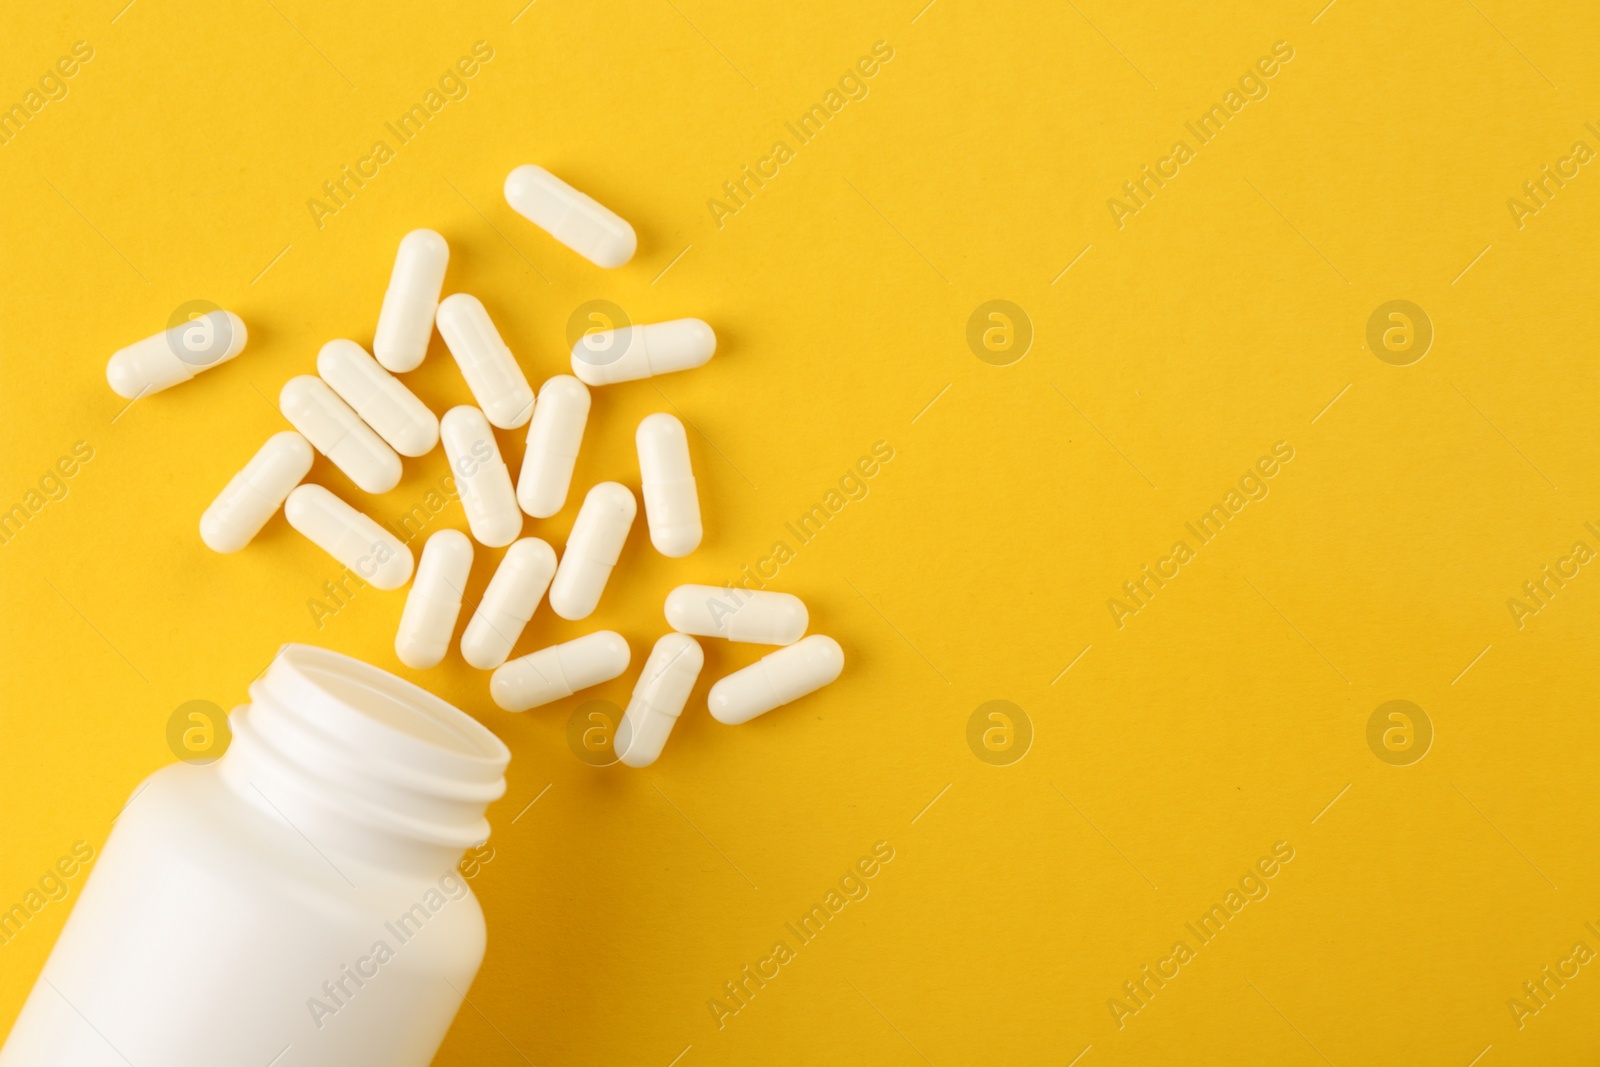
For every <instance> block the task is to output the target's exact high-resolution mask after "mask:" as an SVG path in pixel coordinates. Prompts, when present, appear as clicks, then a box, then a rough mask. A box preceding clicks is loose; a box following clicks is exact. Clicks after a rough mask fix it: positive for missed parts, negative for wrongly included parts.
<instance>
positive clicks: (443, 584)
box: [394, 530, 472, 670]
mask: <svg viewBox="0 0 1600 1067" xmlns="http://www.w3.org/2000/svg"><path fill="white" fill-rule="evenodd" d="M471 572H472V539H471V538H470V537H468V536H467V535H466V534H464V533H462V532H461V531H460V530H440V531H439V532H438V533H436V534H434V535H433V536H432V537H430V538H428V543H427V544H425V545H423V546H422V559H421V560H419V561H418V562H417V580H416V581H414V582H412V583H411V591H410V592H408V593H407V594H406V606H405V610H404V611H402V612H401V613H400V629H399V630H398V631H397V632H396V633H395V635H394V651H395V655H397V656H399V657H400V662H401V663H404V664H405V665H406V666H407V667H412V668H414V669H416V670H424V669H426V668H428V667H436V666H438V665H439V662H440V661H441V660H443V659H444V656H445V653H446V652H449V651H450V637H451V635H452V634H454V633H455V632H456V620H457V619H458V618H460V616H461V595H462V593H463V592H464V591H465V590H466V588H467V575H468V574H470V573H471Z"/></svg>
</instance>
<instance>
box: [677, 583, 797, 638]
mask: <svg viewBox="0 0 1600 1067" xmlns="http://www.w3.org/2000/svg"><path fill="white" fill-rule="evenodd" d="M666 615H667V625H668V626H671V627H672V628H673V629H674V630H676V631H678V632H679V633H681V634H698V635H699V636H701V637H720V638H722V639H724V640H726V641H748V642H750V643H752V644H757V645H792V644H794V643H795V642H796V641H798V640H800V638H801V636H803V635H804V634H805V632H806V626H807V625H808V624H809V623H810V621H811V619H810V616H809V615H808V614H807V612H806V606H805V604H804V602H802V601H801V599H800V598H799V597H797V596H790V595H789V594H788V593H773V592H770V591H768V590H764V589H759V590H758V589H740V588H737V587H733V588H720V587H718V586H715V585H680V586H678V588H676V589H674V590H673V591H672V592H670V593H668V594H667V603H666Z"/></svg>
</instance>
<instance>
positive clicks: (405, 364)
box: [372, 230, 450, 374]
mask: <svg viewBox="0 0 1600 1067" xmlns="http://www.w3.org/2000/svg"><path fill="white" fill-rule="evenodd" d="M449 263H450V246H449V245H448V244H446V243H445V240H444V238H443V237H440V236H439V235H438V234H436V233H434V232H433V231H432V230H412V231H411V232H410V233H408V234H406V235H405V236H404V237H402V238H400V251H399V252H397V253H396V254H395V257H394V273H392V274H390V275H389V288H388V289H387V290H386V291H385V292H384V294H383V308H382V310H380V311H379V312H378V329H377V332H376V333H374V334H373V337H372V354H373V355H375V356H377V357H378V362H379V363H381V364H383V365H384V367H385V368H387V369H389V370H392V371H394V372H395V373H396V374H403V373H404V372H406V371H408V370H416V369H417V367H418V366H419V365H420V364H421V363H422V359H423V357H424V356H426V355H427V354H428V339H429V338H430V337H432V336H433V314H434V312H435V311H436V310H438V307H439V291H440V290H441V289H443V288H444V271H445V267H447V266H448V265H449Z"/></svg>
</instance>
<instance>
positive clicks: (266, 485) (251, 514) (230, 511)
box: [200, 430, 312, 552]
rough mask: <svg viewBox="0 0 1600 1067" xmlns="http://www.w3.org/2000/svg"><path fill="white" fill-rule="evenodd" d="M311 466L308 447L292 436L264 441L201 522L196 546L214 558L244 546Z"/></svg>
mask: <svg viewBox="0 0 1600 1067" xmlns="http://www.w3.org/2000/svg"><path fill="white" fill-rule="evenodd" d="M311 460H312V455H311V445H310V444H309V443H308V442H307V441H306V439H305V438H304V437H301V436H300V435H299V434H297V433H295V432H294V431H293V430H284V431H283V432H282V433H275V434H273V435H272V436H271V437H269V438H267V443H266V444H264V445H262V446H261V448H260V449H258V450H257V452H256V454H255V455H254V456H251V457H250V462H249V463H246V464H245V465H244V469H243V470H241V471H240V472H239V473H238V474H235V475H234V476H233V477H232V478H231V479H230V480H229V481H228V484H227V485H225V486H224V487H223V489H222V492H220V493H218V494H217V498H216V499H215V500H213V501H212V502H211V506H210V507H208V508H206V510H205V514H203V515H201V516H200V540H202V541H204V542H205V543H206V547H207V548H209V549H211V550H212V551H213V552H237V551H239V550H240V549H241V548H243V547H244V546H245V545H248V544H249V543H250V541H251V539H252V538H254V537H255V535H256V534H258V533H260V532H261V527H263V526H265V525H266V524H267V520H268V519H270V518H272V515H273V512H275V511H277V510H278V509H279V508H281V507H282V506H283V501H284V498H286V497H287V496H288V495H289V491H290V490H291V489H293V488H294V487H295V486H297V485H299V484H300V479H302V478H304V477H305V476H306V473H307V472H308V471H310V470H311Z"/></svg>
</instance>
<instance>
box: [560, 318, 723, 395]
mask: <svg viewBox="0 0 1600 1067" xmlns="http://www.w3.org/2000/svg"><path fill="white" fill-rule="evenodd" d="M716 350H717V335H716V333H715V332H714V331H713V330H712V329H711V327H710V325H709V324H707V323H705V322H703V321H701V320H700V319H673V320H672V321H671V322H652V323H650V324H649V325H647V326H619V327H617V328H616V329H614V330H595V331H594V332H593V333H586V334H584V335H583V336H582V337H580V338H578V340H577V341H576V342H574V343H573V345H572V373H573V374H576V375H577V376H578V377H579V378H582V379H583V380H584V382H585V383H586V384H588V385H613V384H615V383H617V382H631V381H634V380H635V379H638V378H649V377H650V376H652V375H655V374H670V373H671V372H673V371H676V370H689V369H690V368H691V367H698V366H700V365H701V364H703V363H705V362H706V361H707V360H709V359H710V358H711V356H712V354H713V353H715V352H716Z"/></svg>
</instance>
